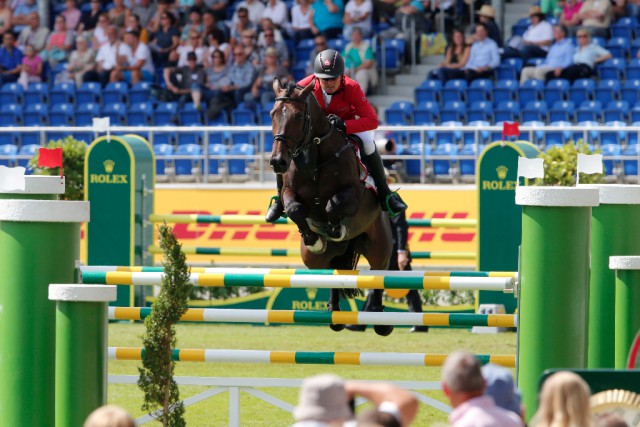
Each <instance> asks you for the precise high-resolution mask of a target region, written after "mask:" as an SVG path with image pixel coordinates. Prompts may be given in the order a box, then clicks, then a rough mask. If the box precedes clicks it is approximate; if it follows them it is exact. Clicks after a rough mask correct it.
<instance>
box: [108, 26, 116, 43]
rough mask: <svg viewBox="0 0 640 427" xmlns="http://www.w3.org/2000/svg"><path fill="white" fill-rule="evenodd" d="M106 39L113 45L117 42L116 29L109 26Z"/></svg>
mask: <svg viewBox="0 0 640 427" xmlns="http://www.w3.org/2000/svg"><path fill="white" fill-rule="evenodd" d="M107 37H108V38H109V43H111V44H113V43H115V42H117V41H118V28H117V27H116V26H114V25H109V28H107Z"/></svg>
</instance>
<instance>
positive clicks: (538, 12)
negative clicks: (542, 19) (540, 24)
mask: <svg viewBox="0 0 640 427" xmlns="http://www.w3.org/2000/svg"><path fill="white" fill-rule="evenodd" d="M534 15H538V16H544V13H542V9H540V6H531V8H530V9H529V16H534Z"/></svg>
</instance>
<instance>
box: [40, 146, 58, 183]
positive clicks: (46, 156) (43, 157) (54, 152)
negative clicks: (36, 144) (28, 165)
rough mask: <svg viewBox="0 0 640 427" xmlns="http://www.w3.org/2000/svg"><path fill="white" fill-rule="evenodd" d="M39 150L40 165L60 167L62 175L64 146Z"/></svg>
mask: <svg viewBox="0 0 640 427" xmlns="http://www.w3.org/2000/svg"><path fill="white" fill-rule="evenodd" d="M39 152H40V156H39V157H38V166H39V167H45V168H57V167H60V176H62V148H60V147H58V148H40V149H39Z"/></svg>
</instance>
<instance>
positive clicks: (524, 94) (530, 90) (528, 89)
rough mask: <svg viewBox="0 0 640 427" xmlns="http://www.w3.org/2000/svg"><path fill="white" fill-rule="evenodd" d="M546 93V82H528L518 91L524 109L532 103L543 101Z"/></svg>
mask: <svg viewBox="0 0 640 427" xmlns="http://www.w3.org/2000/svg"><path fill="white" fill-rule="evenodd" d="M543 93H544V80H537V79H530V80H526V81H525V82H524V83H522V85H521V86H520V89H518V94H519V98H520V105H521V106H522V107H524V106H525V105H527V104H528V103H529V102H531V101H541V100H542V95H543Z"/></svg>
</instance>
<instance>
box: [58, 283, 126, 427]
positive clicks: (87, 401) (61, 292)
mask: <svg viewBox="0 0 640 427" xmlns="http://www.w3.org/2000/svg"><path fill="white" fill-rule="evenodd" d="M116 298H117V291H116V287H115V286H101V285H94V286H87V285H50V286H49V299H50V300H51V301H55V302H56V322H55V323H56V352H55V355H56V382H55V384H56V386H55V390H56V393H55V405H56V416H55V423H56V427H67V426H81V425H82V424H83V423H84V420H85V419H86V418H87V417H88V416H89V414H90V413H91V412H92V411H94V410H95V409H97V408H99V407H100V406H102V405H105V404H106V403H107V303H108V302H109V301H115V300H116Z"/></svg>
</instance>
